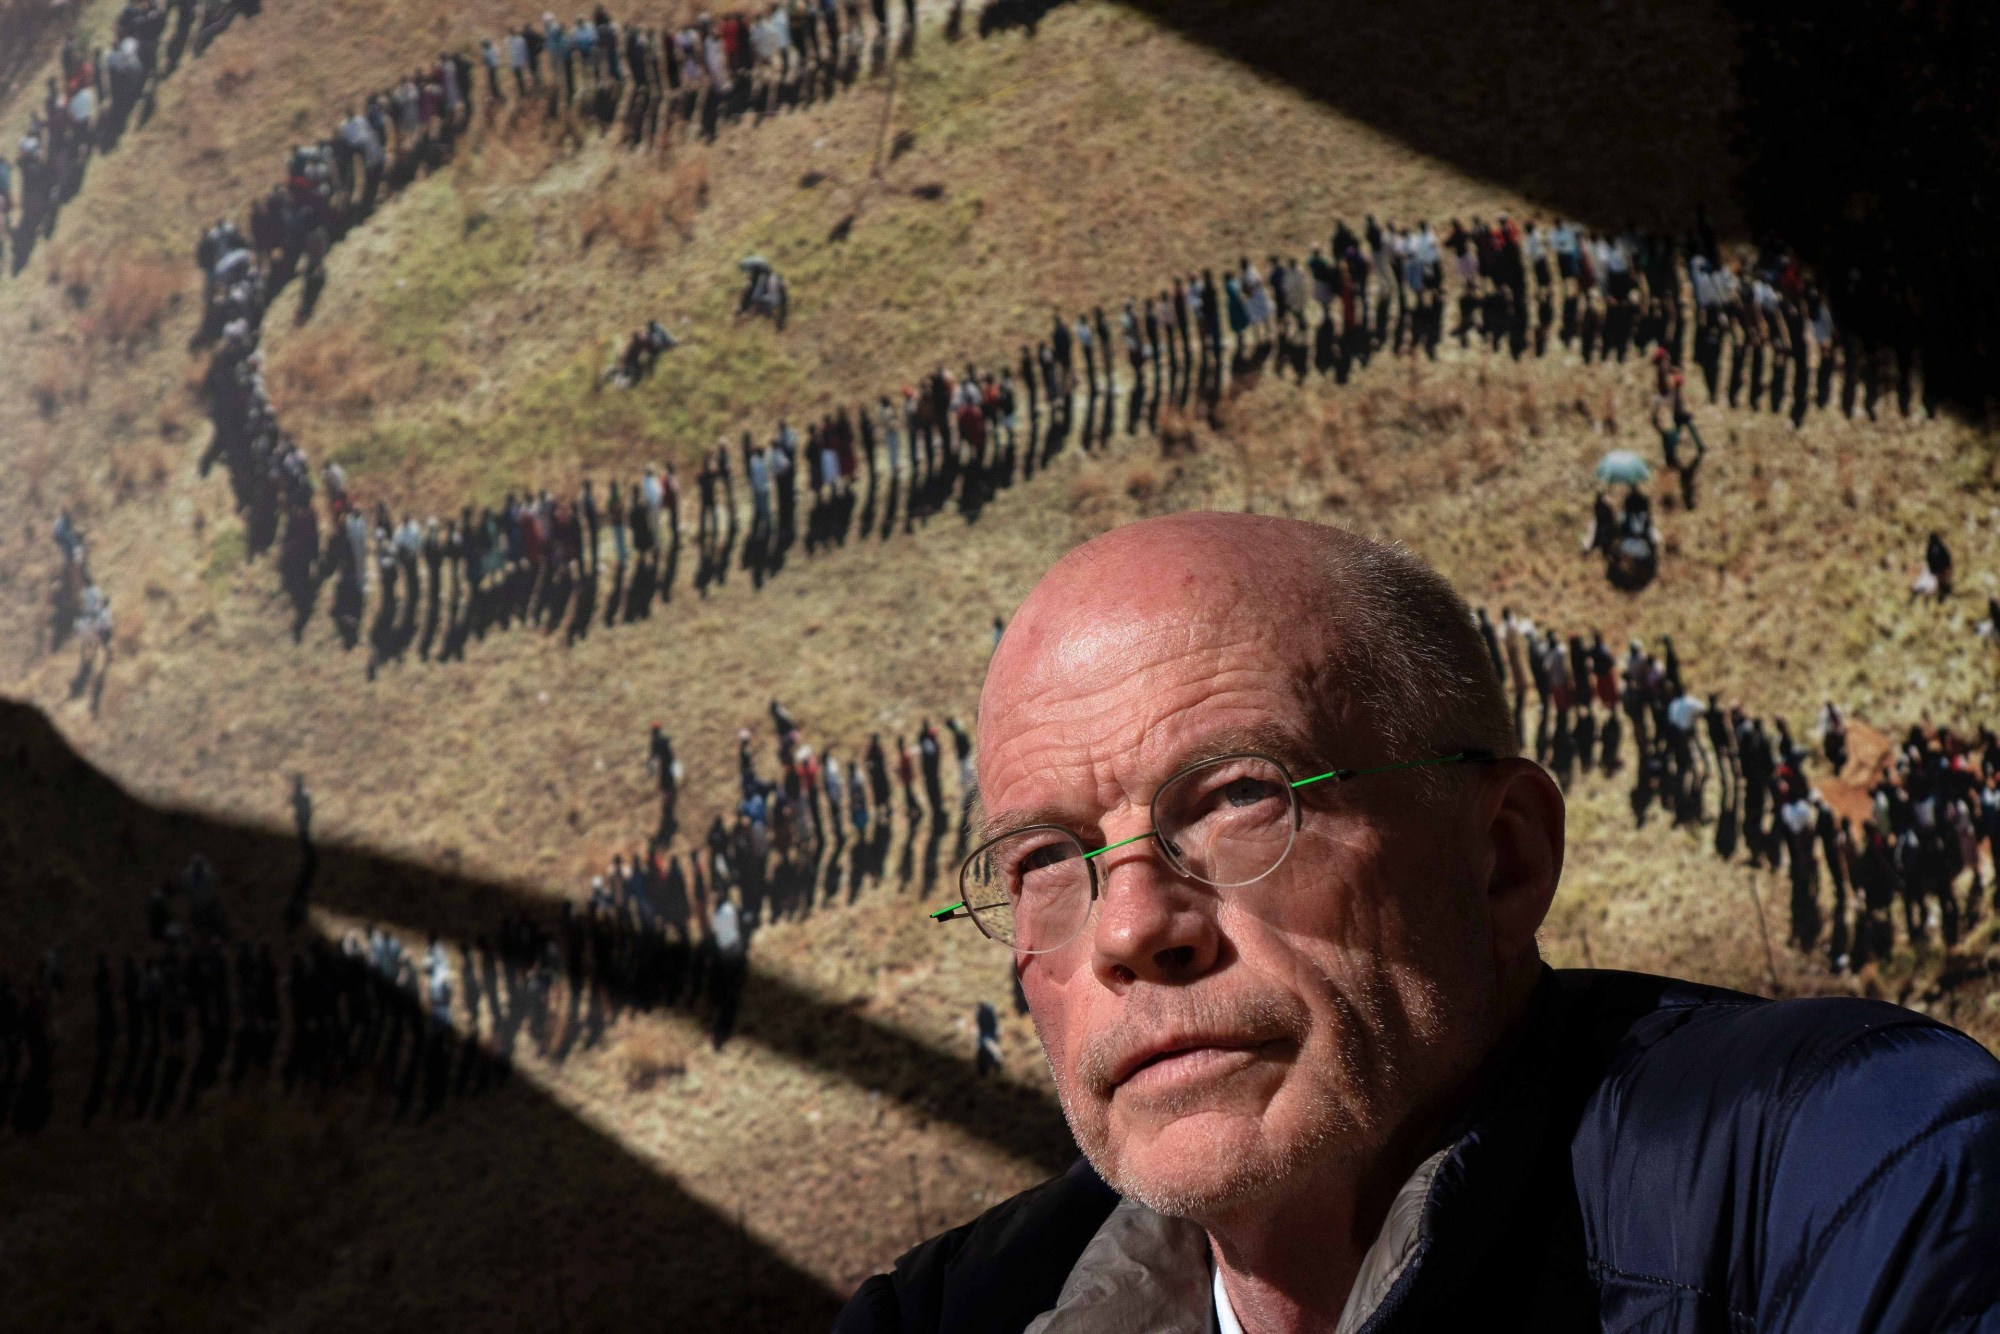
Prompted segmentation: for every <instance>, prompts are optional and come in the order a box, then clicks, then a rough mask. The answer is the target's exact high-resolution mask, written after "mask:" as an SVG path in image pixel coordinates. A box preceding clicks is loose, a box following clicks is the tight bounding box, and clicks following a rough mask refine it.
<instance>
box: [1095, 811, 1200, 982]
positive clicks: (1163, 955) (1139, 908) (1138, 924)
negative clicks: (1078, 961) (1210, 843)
mask: <svg viewBox="0 0 2000 1334" xmlns="http://www.w3.org/2000/svg"><path fill="white" fill-rule="evenodd" d="M1097 883H1098V897H1099V899H1100V902H1099V903H1098V910H1097V922H1096V926H1095V929H1094V931H1093V933H1092V939H1091V960H1092V967H1093V968H1094V969H1095V971H1096V973H1097V975H1098V978H1099V980H1101V981H1102V982H1103V983H1104V985H1105V986H1107V987H1109V988H1111V989H1113V990H1120V989H1123V988H1125V987H1129V986H1131V985H1132V984H1133V983H1134V982H1137V981H1142V980H1143V981H1148V982H1160V983H1171V982H1185V981H1188V980H1191V979H1193V978H1196V977H1199V976H1201V975H1202V974H1203V973H1205V972H1207V971H1208V969H1209V968H1211V967H1212V966H1213V965H1214V963H1215V960H1216V957H1217V955H1218V953H1219V949H1218V936H1217V933H1216V927H1215V915H1214V894H1215V891H1214V890H1212V889H1210V888H1209V887H1208V886H1206V885H1201V884H1197V883H1195V882H1194V881H1191V880H1189V879H1187V878H1186V877H1184V876H1182V875H1180V874H1179V873H1178V872H1177V871H1175V870H1174V867H1173V863H1172V862H1170V861H1168V859H1167V854H1166V852H1165V850H1164V849H1163V848H1162V847H1161V846H1160V840H1159V837H1158V835H1154V836H1153V837H1151V838H1143V839H1140V840H1138V841H1136V842H1133V843H1129V844H1127V845H1126V846H1124V847H1120V848H1118V849H1117V850H1116V851H1113V852H1107V853H1105V854H1104V855H1103V856H1102V857H1101V858H1099V859H1098V866H1097Z"/></svg>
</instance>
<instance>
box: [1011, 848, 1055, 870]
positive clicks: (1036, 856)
mask: <svg viewBox="0 0 2000 1334" xmlns="http://www.w3.org/2000/svg"><path fill="white" fill-rule="evenodd" d="M1065 860H1067V852H1066V850H1065V849H1064V848H1063V846H1062V845H1061V844H1059V843H1045V844H1043V845H1042V846H1041V847H1039V848H1031V849H1029V851H1028V852H1027V853H1026V854H1025V855H1023V856H1022V858H1021V859H1020V861H1018V862H1016V863H1015V864H1014V871H1015V874H1017V875H1026V874H1027V873H1028V872H1030V871H1039V870H1042V869H1043V868H1045V867H1049V866H1054V865H1055V864H1056V863H1058V862H1061V861H1065Z"/></svg>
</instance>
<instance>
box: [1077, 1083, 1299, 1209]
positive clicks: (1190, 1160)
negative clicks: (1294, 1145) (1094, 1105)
mask: <svg viewBox="0 0 2000 1334" xmlns="http://www.w3.org/2000/svg"><path fill="white" fill-rule="evenodd" d="M1118 1119H1120V1120H1124V1121H1125V1123H1124V1124H1123V1125H1120V1126H1118V1128H1117V1130H1115V1131H1114V1132H1113V1133H1114V1134H1115V1135H1116V1136H1117V1139H1118V1142H1119V1143H1120V1144H1121V1145H1122V1148H1121V1151H1120V1153H1119V1154H1118V1161H1117V1163H1116V1165H1115V1170H1114V1172H1113V1173H1111V1174H1110V1175H1109V1176H1108V1177H1107V1180H1108V1181H1109V1184H1110V1185H1111V1187H1112V1189H1114V1190H1116V1191H1117V1192H1118V1193H1119V1194H1120V1195H1124V1196H1126V1197H1128V1198H1131V1199H1136V1200H1138V1201H1139V1202H1140V1203H1142V1204H1144V1205H1146V1206H1147V1207H1148V1208H1150V1209H1152V1210H1154V1211H1155V1212H1156V1213H1162V1214H1168V1215H1171V1216H1173V1217H1177V1218H1199V1217H1201V1216H1203V1215H1206V1214H1210V1213H1214V1212H1216V1211H1219V1210H1222V1209H1227V1208H1230V1207H1233V1206H1236V1205H1240V1204H1242V1203H1244V1202H1245V1201H1246V1200H1248V1199H1250V1198H1252V1197H1254V1196H1255V1195H1257V1194H1258V1193H1260V1192H1261V1191H1263V1190H1265V1189H1266V1188H1268V1187H1269V1186H1271V1185H1272V1184H1274V1183H1275V1182H1276V1181H1277V1180H1278V1179H1280V1178H1281V1177H1282V1176H1283V1175H1284V1173H1283V1170H1282V1168H1283V1164H1284V1163H1285V1161H1286V1160H1287V1159H1288V1158H1290V1157H1291V1155H1288V1154H1286V1153H1284V1152H1282V1151H1281V1150H1280V1149H1279V1148H1278V1147H1277V1146H1275V1145H1273V1144H1271V1143H1270V1141H1269V1138H1268V1136H1267V1132H1266V1128H1265V1125H1264V1122H1263V1118H1262V1117H1261V1116H1259V1115H1256V1114H1254V1113H1250V1112H1247V1111H1245V1110H1241V1109H1213V1110H1210V1109H1204V1110H1197V1111H1192V1112H1185V1113H1181V1114H1179V1115H1174V1116H1171V1117H1159V1116H1156V1115H1152V1114H1144V1115H1141V1116H1140V1117H1138V1118H1136V1120H1130V1119H1126V1118H1123V1117H1120V1118H1118Z"/></svg>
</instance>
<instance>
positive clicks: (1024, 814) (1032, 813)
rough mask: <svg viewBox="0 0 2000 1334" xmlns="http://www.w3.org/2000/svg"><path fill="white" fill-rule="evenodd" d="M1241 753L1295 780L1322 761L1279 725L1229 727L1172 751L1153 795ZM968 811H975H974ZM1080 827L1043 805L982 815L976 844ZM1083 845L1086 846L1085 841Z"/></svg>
mask: <svg viewBox="0 0 2000 1334" xmlns="http://www.w3.org/2000/svg"><path fill="white" fill-rule="evenodd" d="M1245 751H1254V752H1256V753H1257V754H1260V755H1268V756H1270V757H1271V758H1272V759H1274V760H1277V761H1278V762H1279V763H1281V764H1283V765H1284V766H1285V767H1286V768H1287V769H1288V770H1294V771H1295V772H1293V773H1292V777H1293V779H1295V780H1296V779H1299V778H1310V777H1312V776H1313V774H1314V773H1318V772H1319V770H1317V769H1315V770H1313V773H1301V772H1296V770H1297V769H1298V767H1299V766H1300V765H1310V764H1316V763H1319V761H1320V759H1321V758H1322V757H1319V756H1317V755H1315V753H1314V752H1313V749H1312V746H1311V744H1310V743H1309V742H1307V741H1306V740H1305V739H1304V738H1303V737H1301V736H1300V735H1299V733H1297V732H1296V731H1294V730H1293V729H1291V728H1289V727H1286V726H1285V725H1283V724H1282V723H1277V722H1271V721H1265V722H1260V723H1251V724H1248V725H1246V726H1242V727H1230V728H1224V729H1223V730H1221V731H1219V732H1211V733H1209V734H1207V735H1206V736H1204V737H1202V738H1201V739H1200V740H1199V741H1197V742H1196V743H1195V744H1193V745H1191V746H1187V747H1184V748H1182V749H1180V750H1177V751H1174V752H1173V753H1172V754H1171V755H1170V756H1168V757H1167V758H1166V760H1165V762H1164V763H1163V764H1162V765H1161V766H1160V768H1159V774H1158V778H1157V779H1156V780H1155V782H1154V784H1153V789H1154V791H1155V792H1156V791H1157V790H1158V788H1159V786H1160V785H1161V784H1164V783H1165V782H1166V781H1167V780H1168V779H1169V778H1171V777H1173V776H1174V775H1175V774H1177V773H1179V772H1180V771H1181V770H1183V769H1185V768H1187V767H1189V766H1190V765H1195V764H1200V763H1202V762H1203V761H1205V760H1214V759H1220V758H1221V757H1223V756H1224V755H1237V754H1241V753H1243V752H1245ZM1327 763H1328V764H1331V763H1332V761H1331V760H1328V761H1327ZM1152 799H1153V792H1148V793H1147V794H1146V800H1147V801H1149V802H1150V801H1151V800H1152ZM969 809H976V807H972V808H969ZM1081 823H1087V822H1079V820H1078V818H1077V812H1076V810H1075V808H1073V807H1069V806H1063V805H1060V804H1056V803H1046V804H1044V805H1040V806H1033V807H1030V808H1028V809H1027V810H1023V811H1014V812H1009V813H1008V814H1007V815H1006V817H1005V818H1003V819H989V818H986V817H985V815H984V813H983V812H982V813H981V818H980V820H979V829H980V842H982V843H990V842H992V841H993V840H994V839H996V838H1003V837H1005V836H1006V835H1008V834H1016V833H1019V832H1020V831H1021V830H1023V829H1032V828H1034V827H1036V826H1037V825H1054V826H1056V827H1057V828H1059V829H1065V830H1068V831H1069V832H1070V833H1072V834H1076V835H1079V836H1081V834H1082V833H1083V832H1084V831H1083V830H1082V828H1081V827H1080V824H1081ZM1085 841H1086V842H1087V841H1088V840H1085Z"/></svg>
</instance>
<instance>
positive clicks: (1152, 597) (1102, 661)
mask: <svg viewBox="0 0 2000 1334" xmlns="http://www.w3.org/2000/svg"><path fill="white" fill-rule="evenodd" d="M1147 582H1148V583H1149V585H1150V587H1148V588H1147V589H1146V593H1145V596H1143V597H1139V596H1124V597H1122V598H1121V597H1120V596H1119V595H1120V593H1122V592H1127V591H1128V590H1127V589H1120V588H1118V587H1116V585H1118V584H1126V583H1127V581H1126V580H1123V579H1112V580H1107V581H1105V583H1104V584H1102V585H1098V586H1094V587H1093V586H1091V584H1090V583H1089V582H1088V581H1085V582H1083V583H1082V584H1080V585H1073V586H1071V588H1070V589H1069V590H1066V591H1067V592H1068V593H1070V594H1071V595H1070V596H1065V597H1063V598H1062V599H1061V600H1060V601H1054V600H1050V601H1044V602H1042V603H1041V604H1040V605H1036V604H1035V602H1034V600H1032V599H1031V601H1030V603H1029V604H1025V605H1024V606H1023V608H1022V611H1021V614H1020V615H1018V616H1017V617H1016V619H1015V622H1014V624H1013V625H1012V626H1010V627H1009V628H1008V631H1007V635H1006V637H1005V638H1004V639H1003V640H1002V643H1001V650H1000V652H998V653H996V654H995V657H994V661H993V664H992V667H991V669H990V670H989V673H988V676H987V682H986V688H985V691H984V693H983V695H982V698H981V704H980V733H981V746H982V748H987V747H990V746H993V745H995V744H996V743H997V744H1005V742H1006V741H1007V740H1008V738H1009V737H1010V736H1015V735H1019V734H1021V733H1024V732H1034V731H1041V730H1045V729H1049V728H1063V727H1065V726H1071V725H1074V726H1079V727H1081V726H1083V725H1085V724H1095V726H1093V727H1091V728H1090V730H1093V731H1103V730H1115V731H1119V732H1124V731H1128V730H1131V729H1139V730H1142V729H1143V728H1144V727H1145V726H1146V724H1147V722H1148V721H1149V720H1150V718H1151V717H1152V716H1153V715H1154V714H1155V713H1158V712H1163V711H1171V710H1174V709H1178V708H1180V707H1182V706H1184V705H1185V704H1187V703H1188V702H1189V697H1191V696H1192V697H1198V696H1199V695H1200V694H1201V693H1203V692H1205V691H1213V692H1215V693H1217V694H1218V695H1224V696H1229V695H1236V694H1241V693H1245V692H1251V693H1259V694H1262V695H1263V696H1265V697H1266V698H1267V699H1268V701H1269V702H1270V703H1271V704H1273V705H1277V704H1279V703H1285V704H1301V705H1304V704H1308V703H1309V701H1310V698H1311V696H1312V695H1313V693H1314V692H1315V690H1316V689H1317V687H1318V686H1319V684H1320V682H1321V677H1322V674H1323V669H1324V666H1325V663H1326V651H1327V642H1326V635H1325V634H1324V633H1323V627H1321V626H1320V625H1318V624H1315V623H1313V622H1311V621H1310V620H1309V619H1307V618H1304V617H1301V616H1300V615H1299V614H1298V613H1299V609H1298V608H1296V607H1287V606H1286V605H1285V604H1284V603H1283V602H1282V601H1280V600H1278V599H1274V598H1273V597H1271V596H1270V591H1269V590H1260V589H1256V588H1252V587H1248V586H1246V585H1244V584H1242V583H1240V582H1238V581H1233V580H1227V579H1221V580H1217V579H1200V578H1194V577H1188V578H1172V577H1169V578H1163V579H1156V580H1149V581H1147ZM1105 710H1118V711H1120V712H1121V714H1122V715H1123V716H1122V717H1120V718H1119V719H1118V720H1116V725H1115V726H1113V725H1111V724H1112V720H1110V719H1107V718H1104V717H1102V714H1103V712H1104V711H1105Z"/></svg>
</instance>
